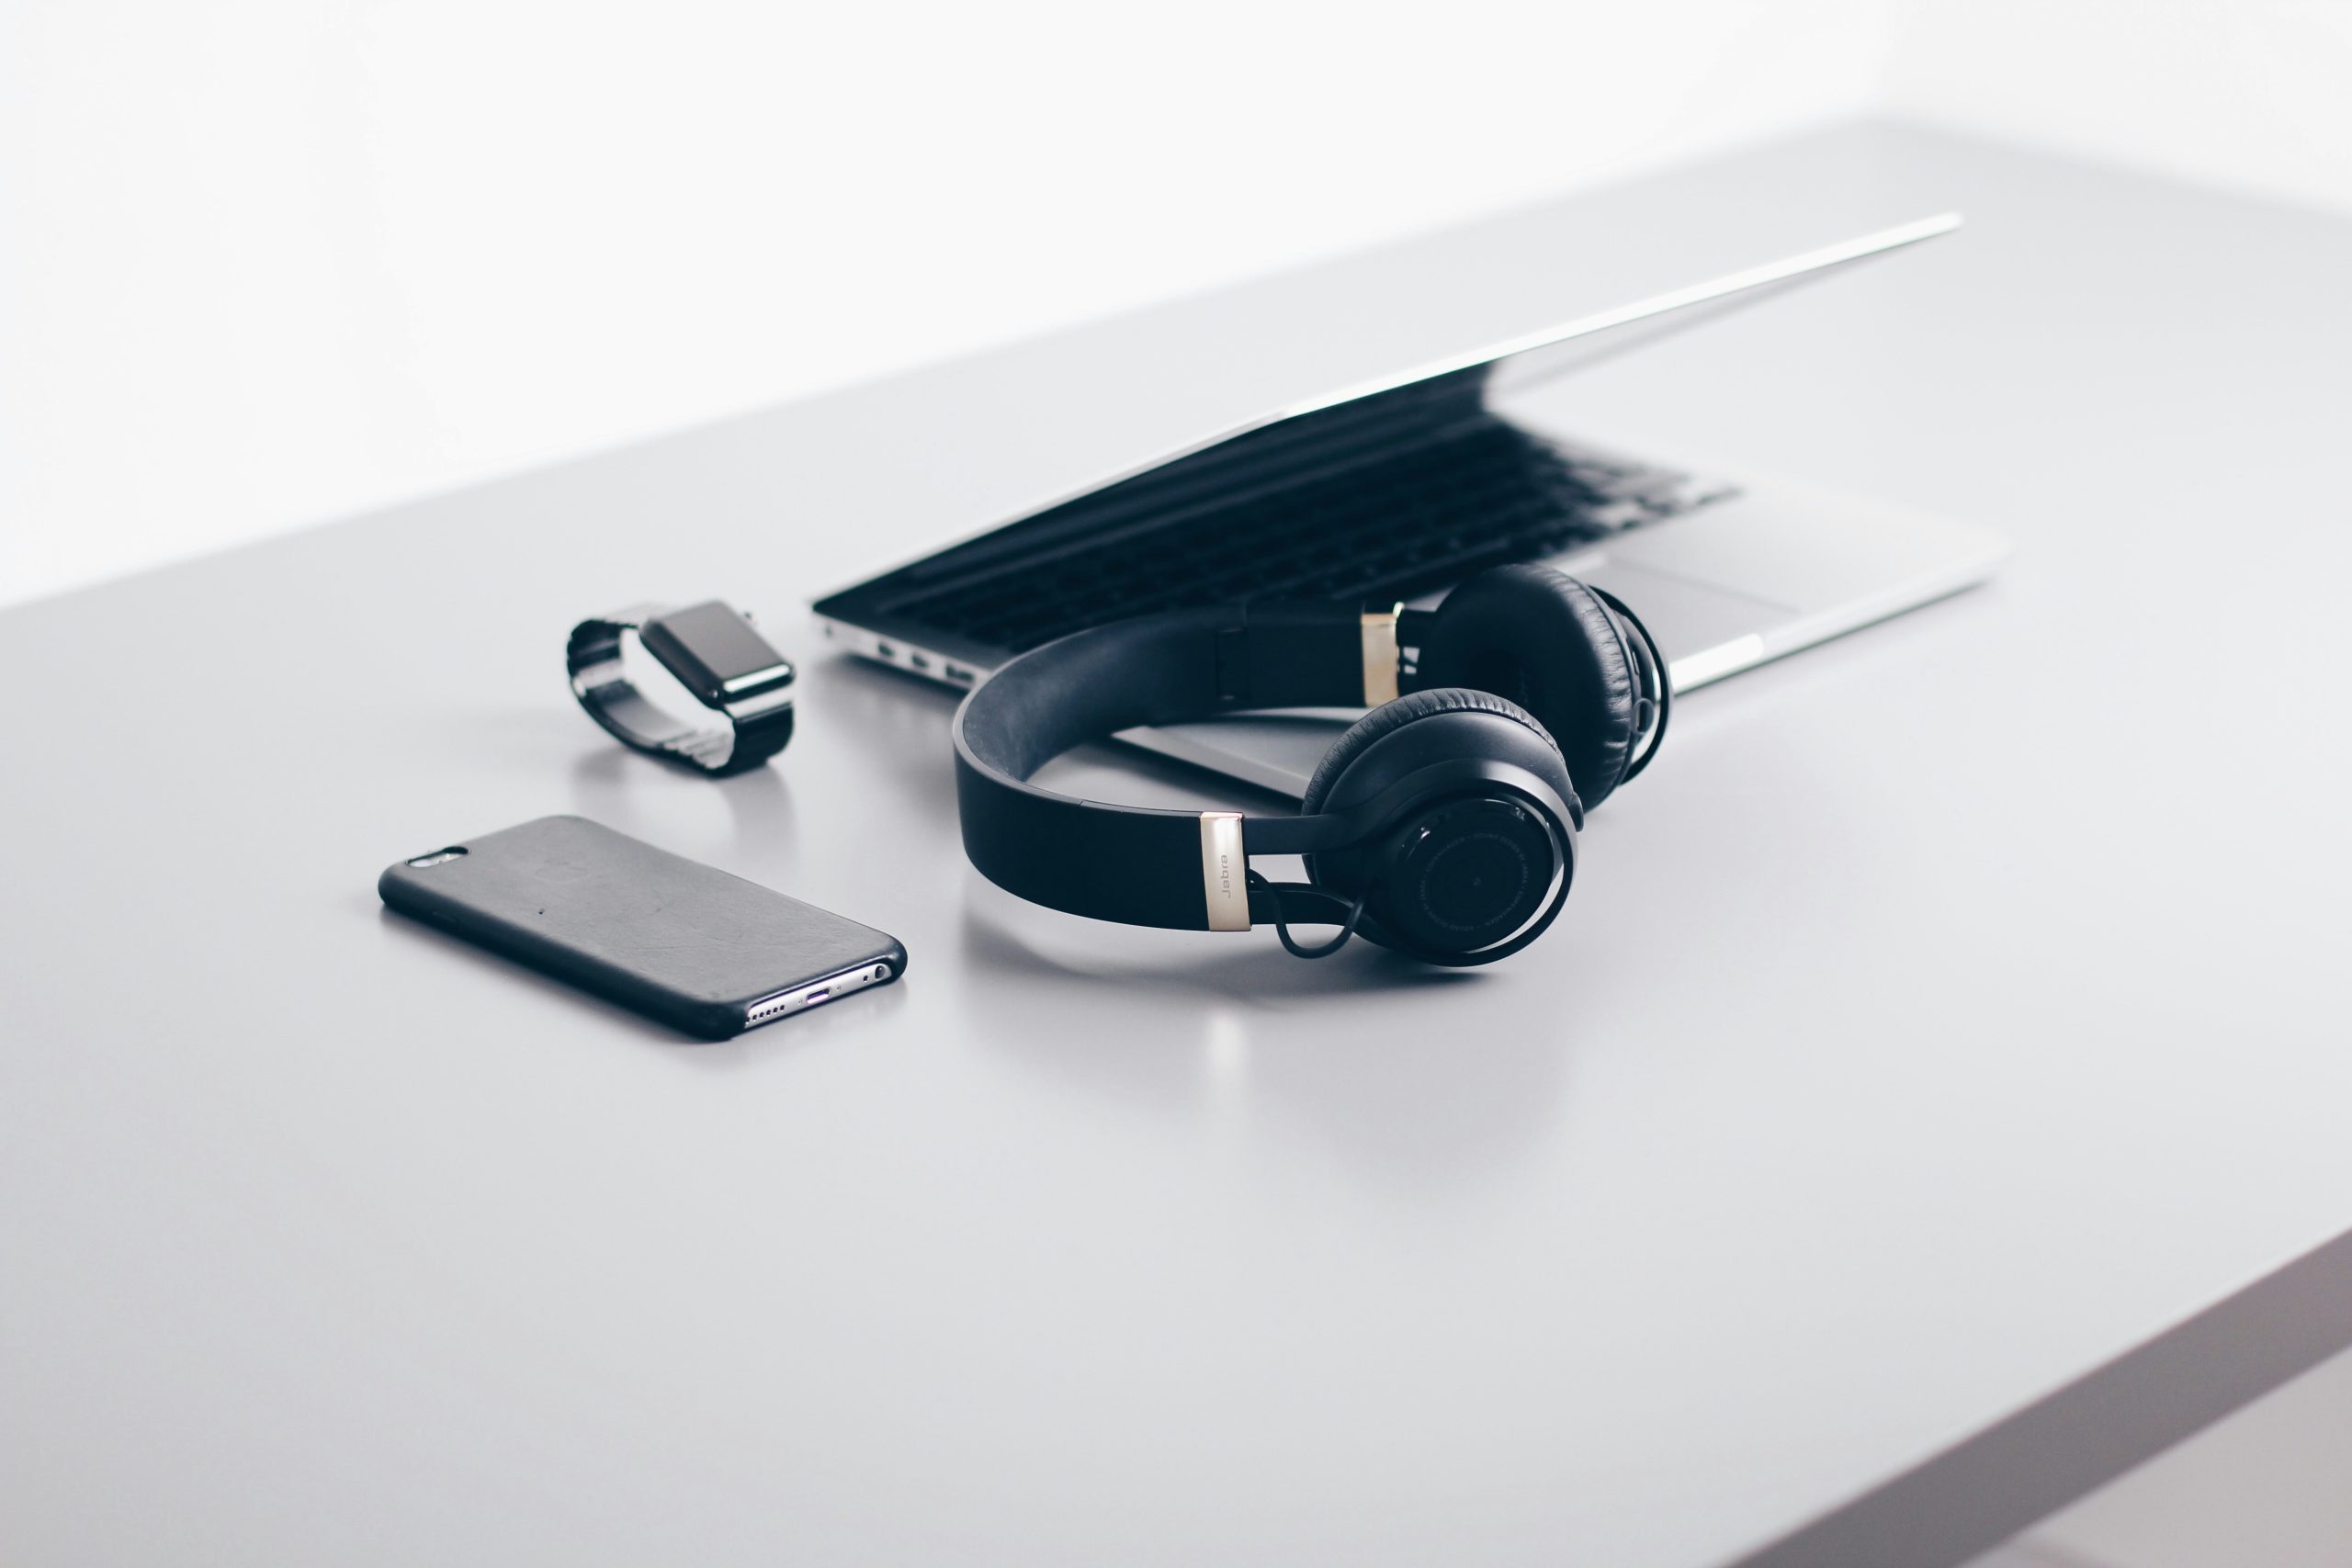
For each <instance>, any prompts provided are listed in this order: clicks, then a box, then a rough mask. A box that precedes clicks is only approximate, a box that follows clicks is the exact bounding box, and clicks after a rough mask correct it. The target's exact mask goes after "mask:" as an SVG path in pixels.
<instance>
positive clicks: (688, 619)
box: [564, 599, 792, 778]
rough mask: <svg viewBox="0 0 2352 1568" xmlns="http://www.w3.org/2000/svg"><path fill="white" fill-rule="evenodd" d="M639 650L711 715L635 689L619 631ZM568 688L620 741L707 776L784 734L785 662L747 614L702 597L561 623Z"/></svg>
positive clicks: (741, 765)
mask: <svg viewBox="0 0 2352 1568" xmlns="http://www.w3.org/2000/svg"><path fill="white" fill-rule="evenodd" d="M630 632H634V633H636V634H637V639H638V641H639V643H640V644H641V645H642V646H643V647H644V649H645V650H646V651H647V652H648V653H650V654H651V655H653V657H654V658H655V659H657V660H660V661H661V664H662V668H663V669H664V670H667V671H669V672H670V673H671V674H673V675H674V676H676V677H677V680H678V683H679V684H680V685H682V686H684V687H685V689H686V690H687V691H688V692H690V693H692V694H694V696H695V700H696V701H697V702H699V703H701V704H702V705H703V706H704V707H706V708H707V709H709V710H710V712H711V713H712V714H716V715H717V716H718V719H719V721H720V722H719V723H718V724H716V725H714V724H712V723H711V722H710V720H709V718H708V716H701V717H699V718H698V719H696V718H681V717H679V716H676V715H674V714H672V713H669V712H667V711H665V710H663V709H662V708H660V707H657V706H655V705H654V704H653V703H652V702H651V701H650V700H649V699H648V698H647V697H646V696H645V695H644V694H642V693H640V692H639V691H638V689H637V687H636V686H635V685H633V684H632V683H631V682H630V681H629V678H628V671H627V670H625V669H624V668H623V667H622V664H621V639H622V637H623V636H624V635H625V634H627V633H630ZM564 664H565V666H566V668H567V669H569V670H570V671H571V694H572V695H573V696H575V697H578V698H579V699H580V705H581V706H582V707H583V708H586V709H587V710H588V716H589V717H590V718H593V719H594V720H595V721H596V722H597V723H598V724H601V725H603V726H604V727H605V729H606V731H608V732H609V733H610V734H611V735H612V736H613V738H614V739H616V740H618V741H620V742H621V743H622V744H623V745H625V746H630V747H633V748H635V749H636V750H639V751H643V752H647V753H649V754H650V755H652V756H656V757H663V758H667V759H668V760H670V761H673V762H678V763H681V764H683V765H684V766H686V767H690V768H693V769H695V770H696V771H697V772H700V773H706V774H708V775H709V776H711V777H713V778H720V777H724V776H725V775H727V774H729V773H741V772H743V771H744V770H745V769H747V768H756V767H758V766H759V765H760V764H761V763H763V762H764V761H767V760H768V759H769V758H770V757H773V756H775V754H776V753H777V752H778V751H781V750H784V746H785V742H786V741H787V740H790V739H792V666H791V664H790V663H789V662H787V661H786V659H785V657H784V655H782V654H780V653H778V652H777V651H776V650H775V649H773V648H770V647H769V646H768V643H767V639H766V638H765V637H762V636H760V634H759V633H758V632H756V631H754V630H752V622H751V617H750V616H748V615H741V614H739V613H738V612H736V611H735V610H733V609H731V608H729V606H728V605H727V604H725V603H723V602H722V601H720V600H717V599H709V600H706V601H704V602H703V603H702V604H688V605H686V606H685V607H684V608H683V609H671V608H668V607H666V606H663V605H661V604H634V605H631V606H630V607H629V608H628V609H626V610H616V611H614V612H613V613H612V614H611V615H598V616H596V617H594V619H591V620H585V621H582V622H581V623H580V624H579V625H578V626H574V627H572V628H571V643H570V644H569V645H568V646H567V647H566V648H565V649H564Z"/></svg>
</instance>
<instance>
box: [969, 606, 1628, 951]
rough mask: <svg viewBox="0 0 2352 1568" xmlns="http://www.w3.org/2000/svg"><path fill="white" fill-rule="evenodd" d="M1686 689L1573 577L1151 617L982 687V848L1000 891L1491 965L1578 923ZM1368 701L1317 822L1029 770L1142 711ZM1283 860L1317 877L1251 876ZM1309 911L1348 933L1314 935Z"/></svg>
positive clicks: (1193, 924)
mask: <svg viewBox="0 0 2352 1568" xmlns="http://www.w3.org/2000/svg"><path fill="white" fill-rule="evenodd" d="M1413 655H1418V657H1417V658H1416V657H1412V656H1413ZM1671 701H1672V698H1671V694H1670V693H1669V691H1668V684H1667V676H1666V665H1665V661H1664V660H1663V659H1662V658H1661V657H1660V656H1659V654H1658V650H1657V641H1656V640H1655V639H1654V638H1652V637H1651V636H1650V634H1649V631H1648V629H1647V628H1646V627H1645V626H1643V625H1642V623H1641V621H1640V620H1639V619H1638V618H1636V617H1635V616H1634V613H1633V612H1632V611H1631V610H1629V609H1627V608H1626V607H1625V605H1624V604H1623V603H1622V602H1620V601H1619V600H1618V599H1617V598H1616V597H1615V596H1614V595H1612V594H1611V593H1608V592H1605V591H1603V590H1601V589H1598V588H1594V587H1591V586H1589V584H1586V583H1582V582H1578V581H1576V580H1575V579H1574V578H1570V577H1566V576H1564V575H1562V574H1561V573H1559V572H1556V571H1554V570H1551V569H1550V568H1548V567H1542V566H1532V565H1519V566H1505V567H1498V568H1495V569H1494V570H1489V571H1485V572H1481V573H1479V574H1478V575H1477V576H1476V577H1473V578H1471V579H1469V580H1468V581H1464V583H1463V584H1462V585H1461V586H1459V587H1457V588H1456V589H1454V590H1453V592H1451V593H1449V594H1448V595H1446V597H1445V600H1444V602H1443V603H1442V604H1440V605H1439V606H1438V608H1437V609H1435V610H1433V611H1430V610H1408V609H1405V608H1404V607H1403V606H1402V605H1398V606H1396V607H1394V608H1392V609H1389V610H1385V611H1382V612H1378V613H1374V614H1366V613H1363V611H1361V610H1360V609H1359V608H1358V607H1356V606H1353V605H1340V604H1245V605H1240V606H1238V607H1236V606H1225V607H1217V606H1210V607H1204V608H1200V609H1191V610H1173V611H1169V612H1167V613H1164V614H1158V615H1143V616H1140V617H1137V618H1136V619H1134V620H1129V621H1121V622H1118V623H1116V624H1114V625H1111V626H1097V627H1093V628H1091V629H1090V630H1087V631H1081V632H1076V633H1073V634H1071V635H1070V636H1069V637H1062V638H1060V639H1058V640H1057V641H1054V642H1050V643H1047V644H1046V645H1044V646H1043V647H1041V648H1036V649H1031V650H1030V651H1029V652H1027V653H1024V654H1022V655H1021V656H1020V657H1018V658H1016V659H1013V660H1011V661H1010V662H1008V663H1006V664H1005V665H1004V666H1003V667H1002V668H1001V669H1000V670H998V671H996V673H995V674H994V675H992V676H990V677H989V679H988V680H987V681H986V682H984V683H983V684H981V685H980V686H979V687H978V689H977V690H975V691H974V692H973V693H972V694H970V695H969V696H967V697H966V698H965V699H964V703H963V705H962V706H961V707H959V708H957V709H956V722H955V739H956V804H957V807H958V808H959V810H960V812H961V815H962V818H963V828H964V851H965V853H967V855H969V856H970V857H971V861H972V863H973V864H974V865H975V866H977V867H978V868H979V870H980V871H981V873H982V874H985V875H986V876H987V877H988V878H989V881H991V882H993V883H995V884H996V885H997V886H1000V887H1002V888H1004V889H1005V890H1006V891H1008V892H1010V893H1013V894H1016V895H1018V896H1019V897H1023V898H1026V899H1028V900H1029V901H1030V902H1032V903H1036V904H1043V905H1046V906H1047V907H1048V908H1056V909H1061V910H1065V911H1067V912H1069V913H1070V914H1073V915H1087V916H1091V917H1092V918H1093V919H1099V920H1118V921H1121V922H1124V923H1125V924H1128V925H1138V926H1161V927H1167V928H1170V929H1173V930H1178V931H1248V930H1249V929H1250V926H1251V924H1252V923H1253V922H1260V921H1264V922H1271V923H1272V925H1273V927H1274V928H1275V932H1276V934H1277V935H1278V936H1279V937H1280V938H1281V940H1282V943H1283V947H1284V948H1285V949H1287V950H1288V951H1289V952H1291V953H1295V954H1296V955H1297V956H1299V957H1302V958H1320V957H1322V956H1324V955H1325V954H1327V953H1335V952H1337V951H1338V950H1339V949H1340V947H1342V946H1343V945H1345V944H1346V942H1347V941H1348V938H1349V937H1350V936H1351V935H1362V936H1363V937H1364V938H1365V939H1367V940H1368V941H1371V942H1377V943H1379V944H1380V945H1381V946H1383V947H1387V948H1392V949H1394V950H1396V951H1397V952H1398V953H1405V954H1407V955H1408V956H1410V957H1413V958H1416V959H1419V960H1420V961H1422V962H1423V963H1428V964H1448V965H1454V966H1465V965H1470V964H1491V963H1493V962H1494V961H1495V960H1497V959H1498V958H1508V957H1509V956H1510V955H1511V954H1512V953H1517V952H1519V951H1520V950H1521V948H1523V947H1525V946H1526V945H1527V944H1528V943H1530V942H1533V941H1534V940H1535V939H1536V938H1537V937H1539V936H1541V935H1543V934H1544V929H1545V928H1546V927H1548V926H1549V925H1550V924H1551V923H1552V921H1553V919H1554V918H1555V916H1557V915H1558V914H1559V912H1560V907H1561V906H1562V905H1563V904H1564V903H1566V901H1567V896H1568V884H1569V883H1570V881H1571V880H1573V878H1574V877H1575V874H1576V858H1577V831H1578V829H1581V828H1582V827H1583V826H1584V814H1585V811H1586V809H1587V808H1588V807H1592V806H1598V805H1600V802H1601V801H1603V800H1605V799H1607V798H1608V796H1609V795H1610V793H1611V791H1612V790H1614V789H1616V788H1617V786H1618V785H1620V784H1623V783H1624V782H1625V781H1626V780H1627V779H1630V778H1632V777H1634V775H1635V774H1637V773H1640V772H1641V771H1642V770H1643V769H1644V768H1645V767H1647V766H1648V765H1649V762H1650V759H1651V758H1652V757H1654V756H1656V755H1657V747H1658V743H1659V741H1660V740H1662V739H1664V738H1665V735H1666V720H1667V715H1668V708H1669V707H1670V705H1671ZM1359 705H1362V706H1364V707H1368V708H1370V709H1371V710H1372V711H1371V712H1369V713H1367V714H1366V715H1364V716H1363V718H1361V719H1359V720H1357V721H1356V723H1355V724H1354V725H1353V726H1352V727H1351V728H1349V729H1348V730H1347V732H1346V733H1345V734H1343V735H1341V736H1340V739H1338V741H1336V742H1335V743H1334V744H1333V745H1332V747H1331V750H1329V752H1328V753H1326V754H1325V756H1324V758H1323V761H1322V762H1321V763H1320V764H1319V765H1317V768H1316V770H1315V773H1314V776H1313V777H1312V778H1310V779H1309V780H1308V782H1307V785H1306V799H1305V801H1304V802H1303V804H1302V807H1301V809H1300V812H1299V814H1298V815H1297V816H1295V817H1255V816H1244V815H1243V814H1241V813H1240V812H1238V811H1200V812H1193V811H1165V810H1152V809H1148V808H1145V807H1132V806H1111V805H1106V804H1104V803H1103V802H1100V801H1091V800H1078V799H1074V798H1072V797H1071V796H1069V795H1057V794H1055V793H1054V792H1053V791H1051V790H1046V789H1040V788H1038V787H1037V786H1036V785H1035V784H1030V783H1029V782H1028V780H1029V776H1030V775H1031V774H1033V773H1035V772H1036V771H1037V770H1038V769H1039V768H1042V767H1044V766H1045V765H1046V762H1047V761H1051V760H1052V759H1053V758H1055V757H1057V756H1058V755H1060V754H1061V753H1062V752H1064V751H1067V750H1069V749H1070V748H1071V747H1073V746H1076V745H1078V744H1079V743H1080V742H1081V741H1086V740H1095V739H1102V738H1103V737H1105V736H1109V735H1112V734H1114V733H1115V732H1117V731H1119V730H1122V729H1126V728H1132V727H1134V726H1136V725H1156V724H1182V723H1186V722H1191V721H1197V720H1201V719H1208V718H1216V717H1219V716H1225V715H1227V714H1233V713H1238V712H1242V711H1245V710H1249V709H1253V708H1306V707H1355V706H1359ZM1260 854H1264V855H1285V854H1295V855H1303V856H1305V857H1306V872H1307V876H1308V879H1309V880H1308V881H1306V882H1305V883H1282V884H1276V883H1271V882H1268V881H1267V880H1266V879H1265V878H1264V877H1262V876H1261V875H1260V874H1258V873H1256V872H1254V871H1251V870H1250V869H1249V857H1250V856H1251V855H1260ZM1293 924H1302V925H1333V926H1337V927H1339V928H1340V930H1339V934H1338V935H1337V936H1336V937H1333V938H1332V939H1330V940H1329V942H1324V943H1322V944H1320V945H1318V946H1314V947H1309V946H1306V945H1303V944H1301V943H1300V942H1298V941H1296V940H1295V938H1294V937H1293V936H1292V935H1291V931H1290V927H1291V926H1292V925H1293Z"/></svg>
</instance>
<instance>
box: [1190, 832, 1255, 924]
mask: <svg viewBox="0 0 2352 1568" xmlns="http://www.w3.org/2000/svg"><path fill="white" fill-rule="evenodd" d="M1201 893H1202V896H1203V897H1204V898H1205V899H1206V900H1207V901H1208V914H1209V930H1211V931H1248V930H1249V929H1250V857H1249V855H1248V854H1247V853H1245V852H1243V850H1242V848H1241V813H1239V812H1238V811H1204V812H1202V813H1201Z"/></svg>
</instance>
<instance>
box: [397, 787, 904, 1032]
mask: <svg viewBox="0 0 2352 1568" xmlns="http://www.w3.org/2000/svg"><path fill="white" fill-rule="evenodd" d="M376 891H377V892H378V893H379V894H380V895H382V897H383V900H384V902H385V903H387V904H389V905H390V906H391V907H392V908H395V909H398V910H399V911H401V913H402V914H404V915H413V916H415V917H416V918H418V919H424V920H429V921H431V922H432V923H433V924H435V925H437V926H440V927H442V928H443V929H445V930H447V931H451V932H454V933H455V934H457V935H458V936H461V937H464V938H465V939H466V940H468V941H469V942H475V943H478V944H480V945H481V946H483V947H486V948H489V949H491V950H492V951H493V952H496V953H503V954H505V955H506V956H507V957H509V958H513V959H515V960H517V961H519V962H521V963H524V964H529V965H530V966H531V967H532V968H534V969H537V970H540V971H542V972H543V973H546V974H548V975H552V976H556V977H557V978H559V979H562V980H567V981H570V982H571V984H573V985H576V986H579V987H582V988H583V989H585V990H590V991H594V992H596V993H597V994H598V995H600V996H605V997H608V998H612V999H613V1000H614V1001H616V1002H619V1003H621V1004H622V1005H623V1006H625V1007H628V1008H632V1009H634V1010H637V1011H639V1012H642V1013H645V1014H646V1015H648V1016H649V1017H651V1018H655V1019H659V1020H660V1021H662V1022H664V1023H668V1024H671V1025H673V1026H674V1027H676V1028H679V1029H683V1030H685V1031H687V1032H691V1033H695V1034H700V1035H705V1036H707V1037H710V1038H714V1039H716V1038H722V1037H724V1036H726V1035H729V1034H734V1033H737V1032H740V1031H741V1030H743V1029H745V1028H748V1027H749V1026H750V1024H751V1023H752V1022H753V1021H758V1022H766V1021H768V1020H769V1019H770V1018H771V1017H782V1016H787V1014H788V1011H791V1010H803V1007H804V1006H805V1005H813V1003H806V1002H804V998H800V997H798V996H797V995H793V993H797V992H799V991H803V990H806V989H807V988H808V987H810V986H812V985H814V984H815V983H817V982H820V981H823V980H826V979H827V978H828V977H830V976H840V975H848V976H853V977H854V982H855V983H856V984H858V985H879V984H886V983H888V981H891V980H895V979H897V978H898V977H899V976H900V975H901V974H904V973H905V972H906V967H907V950H906V949H905V948H904V947H902V946H900V945H899V942H898V941H897V940H896V939H895V938H893V937H890V936H888V935H885V934H884V933H883V932H881V931H876V930H874V929H873V928H872V927H871V926H862V925H859V924H858V923H857V922H856V921H855V920H852V919H843V918H842V916H840V915H836V914H832V913H830V912H829V911H827V910H824V909H820V908H815V907H814V906H812V905H809V904H803V903H801V902H800V901H799V900H798V899H797V898H787V897H785V896H784V895H783V894H781V893H776V892H774V891H771V890H770V889H768V888H765V887H762V886H759V885H758V884H757V883H752V882H746V881H744V880H743V879H742V878H741V877H740V876H730V875H729V874H727V873H726V872H723V871H718V870H715V869H713V868H712V867H710V866H707V865H702V864H699V863H696V862H694V861H690V860H687V859H684V857H682V856H679V855H673V854H672V853H670V852H668V851H666V850H657V849H655V848H654V847H653V846H652V845H651V844H648V843H642V842H640V841H639V840H636V839H632V838H630V837H628V835H627V834H625V833H616V832H614V831H613V830H612V829H609V828H605V827H601V826H599V825H598V824H596V823H594V822H591V821H588V820H587V819H586V818H580V817H542V818H539V819H538V820H537V821H536V822H526V823H524V824H523V825H522V826H520V827H518V828H508V829H504V830H503V831H501V832H496V833H487V834H484V835H483V836H482V837H481V838H479V839H469V840H466V841H465V842H464V843H462V844H453V845H451V846H449V848H448V849H447V850H442V851H435V852H431V853H428V854H423V855H418V856H416V857H415V858H414V859H413V860H407V861H402V862H401V863H398V864H396V865H392V866H390V867H388V868H387V869H386V870H385V872H384V874H383V875H382V876H381V877H379V878H378V879H377V883H376ZM884 965H887V967H888V973H887V974H881V975H878V976H877V974H876V969H877V966H884ZM847 988H849V987H847V986H844V987H842V989H844V990H845V989H847ZM815 999H816V1000H824V999H827V998H822V997H820V998H815ZM755 1009H756V1010H757V1012H758V1014H759V1016H758V1017H756V1018H754V1017H753V1014H754V1010H755Z"/></svg>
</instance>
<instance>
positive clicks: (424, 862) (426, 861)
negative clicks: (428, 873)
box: [409, 844, 466, 871]
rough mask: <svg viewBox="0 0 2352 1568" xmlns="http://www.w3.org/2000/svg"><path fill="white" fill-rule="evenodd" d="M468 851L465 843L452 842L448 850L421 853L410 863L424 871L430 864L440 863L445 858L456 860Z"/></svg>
mask: <svg viewBox="0 0 2352 1568" xmlns="http://www.w3.org/2000/svg"><path fill="white" fill-rule="evenodd" d="M465 852H466V847H465V846H464V845H463V844H451V845H450V846H449V847H448V848H447V849H446V850H435V851H434V852H432V853H431V854H429V855H419V856H417V857H416V858H415V859H414V860H413V861H410V862H409V864H411V865H413V866H414V867H416V869H417V870H419V871H423V870H424V868H425V867H426V866H428V865H439V864H440V863H442V862H443V861H445V860H456V859H457V858H458V856H460V855H462V854H464V853H465Z"/></svg>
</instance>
